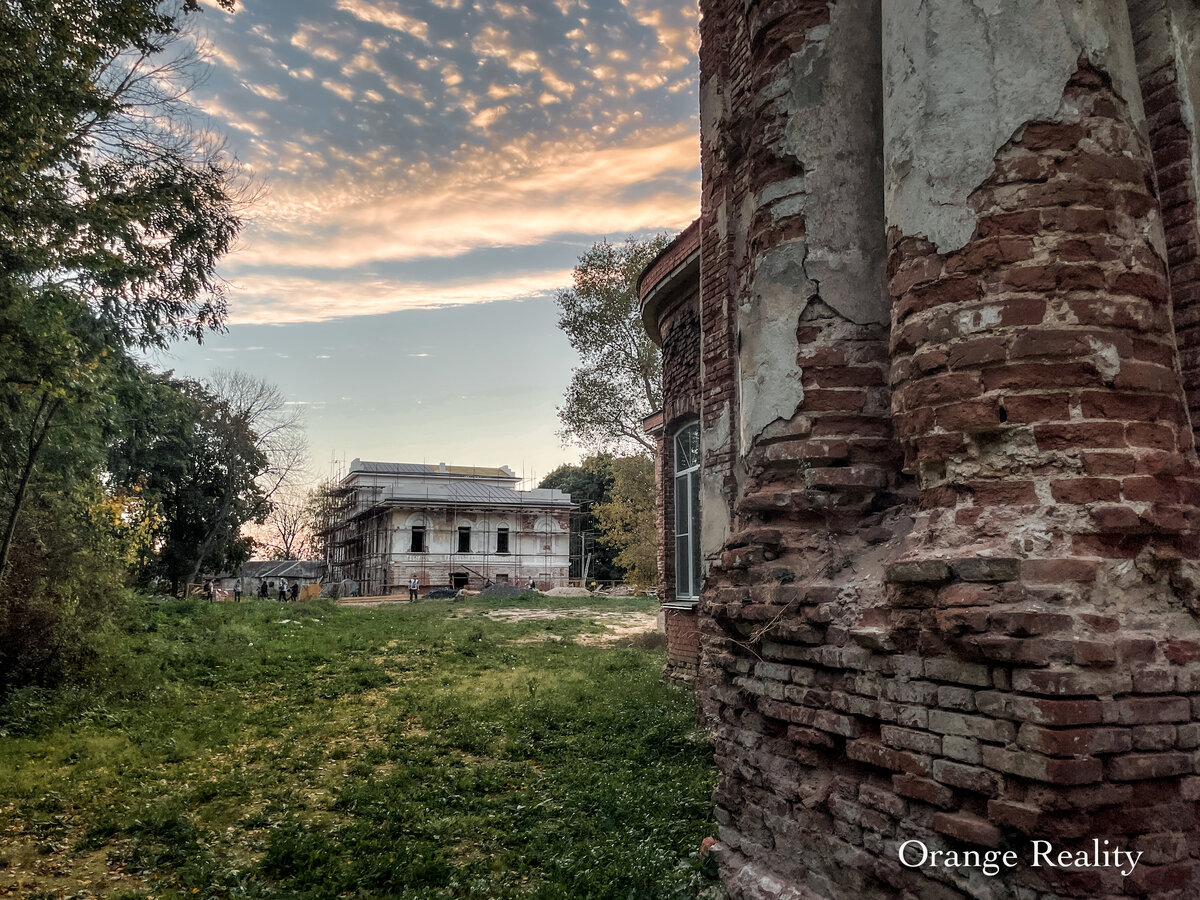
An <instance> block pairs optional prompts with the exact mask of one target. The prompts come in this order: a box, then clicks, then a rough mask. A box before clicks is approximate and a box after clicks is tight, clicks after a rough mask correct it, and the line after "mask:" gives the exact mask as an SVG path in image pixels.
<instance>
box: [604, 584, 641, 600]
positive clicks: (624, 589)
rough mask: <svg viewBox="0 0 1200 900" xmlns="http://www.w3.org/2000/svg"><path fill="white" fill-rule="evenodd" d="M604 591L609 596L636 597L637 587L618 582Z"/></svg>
mask: <svg viewBox="0 0 1200 900" xmlns="http://www.w3.org/2000/svg"><path fill="white" fill-rule="evenodd" d="M604 593H605V595H606V596H609V597H636V596H637V595H638V589H637V588H635V587H632V586H630V585H628V584H618V585H616V586H615V587H613V588H610V589H609V590H607V591H605V592H604Z"/></svg>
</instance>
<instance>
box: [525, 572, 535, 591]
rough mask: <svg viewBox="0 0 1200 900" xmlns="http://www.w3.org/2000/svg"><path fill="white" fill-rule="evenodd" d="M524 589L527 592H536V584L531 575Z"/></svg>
mask: <svg viewBox="0 0 1200 900" xmlns="http://www.w3.org/2000/svg"><path fill="white" fill-rule="evenodd" d="M525 587H526V588H527V589H528V590H531V591H536V590H537V583H536V582H535V581H534V580H533V576H532V575H530V576H529V584H527V585H525Z"/></svg>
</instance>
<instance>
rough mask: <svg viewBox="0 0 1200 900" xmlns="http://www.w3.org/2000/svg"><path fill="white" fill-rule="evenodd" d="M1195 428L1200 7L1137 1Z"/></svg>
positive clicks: (1133, 10)
mask: <svg viewBox="0 0 1200 900" xmlns="http://www.w3.org/2000/svg"><path fill="white" fill-rule="evenodd" d="M1129 9H1130V14H1131V16H1132V20H1133V26H1134V27H1133V36H1134V46H1135V48H1136V51H1137V65H1138V75H1139V78H1140V80H1141V86H1142V97H1143V100H1144V103H1145V107H1146V121H1147V125H1148V126H1149V133H1150V145H1151V147H1152V148H1153V151H1154V168H1155V175H1156V176H1157V182H1158V197H1159V206H1160V208H1161V210H1162V216H1163V230H1164V232H1165V235H1166V241H1167V262H1168V271H1169V273H1170V284H1171V306H1172V309H1173V311H1174V314H1175V334H1176V338H1177V340H1178V343H1179V352H1180V363H1181V365H1182V369H1183V385H1184V389H1185V390H1186V392H1187V397H1188V408H1189V410H1190V412H1191V417H1192V427H1193V430H1194V429H1195V428H1196V425H1197V424H1198V422H1200V202H1198V200H1200V197H1198V194H1200V7H1198V6H1197V5H1196V4H1195V3H1193V2H1190V0H1130V2H1129Z"/></svg>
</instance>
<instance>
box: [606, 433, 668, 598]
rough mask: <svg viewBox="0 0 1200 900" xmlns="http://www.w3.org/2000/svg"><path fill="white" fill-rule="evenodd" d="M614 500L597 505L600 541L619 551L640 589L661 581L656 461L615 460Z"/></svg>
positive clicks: (622, 563)
mask: <svg viewBox="0 0 1200 900" xmlns="http://www.w3.org/2000/svg"><path fill="white" fill-rule="evenodd" d="M612 474H613V483H612V490H611V492H610V498H609V500H608V501H607V502H605V503H601V504H599V505H597V506H596V509H595V513H596V523H597V525H598V526H599V529H600V542H601V543H603V544H606V545H607V546H609V547H611V548H613V549H614V550H616V551H617V554H616V562H617V564H618V565H619V566H621V567H622V568H624V569H625V571H626V573H627V574H626V577H627V579H628V580H629V581H631V582H633V583H634V584H636V585H639V586H640V587H649V586H651V585H654V584H656V583H657V582H658V525H657V522H656V521H655V515H654V461H653V460H652V459H650V458H649V457H645V456H625V457H618V458H616V459H614V460H613V461H612Z"/></svg>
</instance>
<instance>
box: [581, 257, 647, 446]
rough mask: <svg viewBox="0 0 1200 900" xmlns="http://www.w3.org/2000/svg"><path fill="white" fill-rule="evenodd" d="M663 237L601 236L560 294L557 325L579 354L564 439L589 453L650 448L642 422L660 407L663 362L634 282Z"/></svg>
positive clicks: (582, 259) (582, 258)
mask: <svg viewBox="0 0 1200 900" xmlns="http://www.w3.org/2000/svg"><path fill="white" fill-rule="evenodd" d="M667 243H668V241H667V238H666V237H665V236H662V235H660V236H658V237H655V238H653V239H652V240H649V241H637V240H633V239H632V238H631V239H629V240H627V241H625V242H623V243H620V244H610V243H608V242H607V241H601V242H600V243H598V244H595V245H594V246H593V247H592V248H591V249H590V250H588V251H587V252H586V253H585V254H584V255H583V256H581V257H580V258H579V264H578V265H577V266H576V267H575V274H574V285H573V287H571V288H570V289H567V290H563V291H560V292H559V294H558V298H557V302H558V308H559V319H558V327H559V328H561V329H562V330H563V332H564V333H565V334H566V336H567V339H568V340H569V341H570V342H571V346H572V347H574V348H575V350H576V351H577V352H578V353H579V358H580V362H579V365H578V366H576V367H575V369H574V370H573V372H572V376H571V383H570V384H569V385H568V387H567V391H566V395H565V397H564V399H563V405H562V406H560V407H559V408H558V418H559V421H560V422H561V423H562V429H561V431H560V432H559V434H560V435H561V437H562V438H563V439H564V440H566V441H570V442H572V443H575V444H578V445H580V446H582V447H586V448H588V449H590V450H592V451H594V452H595V451H609V452H619V453H630V452H638V453H649V452H653V450H654V443H653V441H651V440H650V439H649V438H648V437H647V436H646V434H645V433H644V432H643V430H642V420H643V419H645V417H646V416H648V415H650V413H652V412H654V411H655V410H656V409H659V408H660V407H661V406H662V360H661V355H660V353H659V350H658V347H656V346H655V345H654V342H653V341H651V340H650V338H649V337H648V336H647V334H646V330H645V328H643V327H642V322H641V316H640V308H639V304H638V298H637V280H638V276H639V275H641V273H642V270H643V269H645V268H646V266H647V265H648V264H649V263H650V261H651V260H653V259H654V257H655V256H657V255H658V253H659V252H660V251H661V250H662V249H663V247H665V246H666V245H667Z"/></svg>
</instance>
